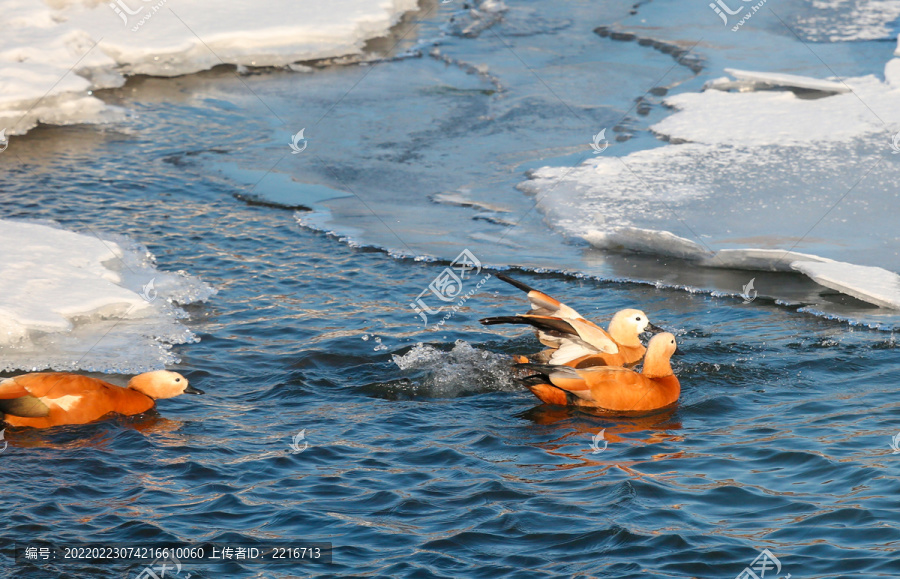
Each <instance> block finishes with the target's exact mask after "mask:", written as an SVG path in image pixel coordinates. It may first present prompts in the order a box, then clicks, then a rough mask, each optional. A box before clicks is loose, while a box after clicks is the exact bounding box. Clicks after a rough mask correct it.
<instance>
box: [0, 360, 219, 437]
mask: <svg viewBox="0 0 900 579" xmlns="http://www.w3.org/2000/svg"><path fill="white" fill-rule="evenodd" d="M181 394H203V391H202V390H199V389H197V388H194V387H193V386H191V385H190V384H188V381H187V378H185V377H184V376H182V375H181V374H178V373H177V372H169V371H168V370H157V371H154V372H146V373H144V374H139V375H137V376H135V377H134V378H132V379H131V380H130V381H129V382H128V387H127V388H122V387H121V386H116V385H114V384H110V383H109V382H104V381H103V380H99V379H97V378H91V377H88V376H81V375H80V374H70V373H66V372H36V373H32V374H22V375H21V376H15V377H13V378H7V379H6V380H2V381H0V417H2V418H3V420H4V421H5V422H6V423H7V424H9V425H10V426H32V427H35V428H48V427H51V426H60V425H63V424H86V423H88V422H93V421H94V420H97V419H99V418H102V417H103V416H105V415H107V414H109V413H116V414H122V415H125V416H131V415H133V414H141V413H142V412H146V411H148V410H150V409H151V408H153V407H154V405H155V404H156V400H158V399H161V398H174V397H175V396H179V395H181Z"/></svg>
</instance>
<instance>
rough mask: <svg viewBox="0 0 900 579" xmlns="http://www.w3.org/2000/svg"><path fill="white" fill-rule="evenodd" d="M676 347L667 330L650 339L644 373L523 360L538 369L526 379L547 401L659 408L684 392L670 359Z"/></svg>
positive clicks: (625, 408)
mask: <svg viewBox="0 0 900 579" xmlns="http://www.w3.org/2000/svg"><path fill="white" fill-rule="evenodd" d="M675 348H676V344H675V336H673V335H672V334H670V333H668V332H664V333H662V334H657V335H656V336H654V337H653V338H652V339H651V340H650V344H649V347H648V349H647V356H646V358H645V360H644V367H643V370H642V371H641V373H638V372H635V371H634V370H630V369H628V368H612V367H595V368H586V369H576V368H571V367H567V366H546V365H538V364H520V366H521V367H524V368H529V369H534V370H537V371H538V374H536V375H532V376H528V377H526V378H523V379H522V381H523V382H524V383H525V384H527V385H528V387H529V388H530V389H531V391H532V392H533V393H534V395H535V396H537V397H538V398H540V399H541V401H542V402H545V403H547V404H556V405H571V406H587V407H592V408H602V409H605V410H614V411H622V412H629V411H646V410H657V409H659V408H664V407H666V406H669V405H670V404H673V403H675V402H676V401H677V400H678V397H679V395H680V394H681V384H680V383H679V381H678V378H677V377H675V375H674V373H673V372H672V366H671V363H670V359H671V357H672V354H673V353H674V352H675Z"/></svg>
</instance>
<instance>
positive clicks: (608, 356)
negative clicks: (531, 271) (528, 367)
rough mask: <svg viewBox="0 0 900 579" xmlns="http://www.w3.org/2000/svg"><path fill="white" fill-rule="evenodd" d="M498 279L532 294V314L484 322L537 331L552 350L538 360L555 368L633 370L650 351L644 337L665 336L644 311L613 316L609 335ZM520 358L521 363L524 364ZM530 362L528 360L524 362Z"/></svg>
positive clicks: (559, 306)
mask: <svg viewBox="0 0 900 579" xmlns="http://www.w3.org/2000/svg"><path fill="white" fill-rule="evenodd" d="M497 277H498V278H500V279H501V280H503V281H505V282H507V283H509V284H510V285H513V286H515V287H517V288H519V289H521V290H522V291H524V292H526V293H527V294H528V300H529V301H530V302H531V312H530V313H528V314H521V315H517V316H499V317H492V318H484V319H483V320H481V323H482V324H484V325H494V324H527V325H530V326H533V327H534V328H536V329H537V333H538V339H539V340H540V341H541V343H542V344H544V345H545V346H548V347H549V348H550V350H545V351H544V352H541V353H540V354H539V355H538V356H537V359H538V360H541V361H545V362H547V363H549V364H551V365H566V366H571V367H574V368H587V367H591V366H632V365H634V364H637V363H638V362H640V361H641V359H642V358H643V357H644V353H645V352H646V348H645V347H644V345H643V344H642V343H641V340H640V335H641V334H642V333H644V332H653V333H658V332H661V331H662V329H661V328H659V327H658V326H655V325H653V324H652V323H650V320H649V318H648V317H647V314H645V313H644V312H642V311H641V310H636V309H625V310H621V311H619V312H616V314H615V315H614V316H613V319H612V321H611V322H610V324H609V331H606V330H604V329H603V328H601V327H599V326H598V325H596V324H595V323H593V322H591V321H588V320H586V319H585V318H584V317H583V316H582V315H581V314H579V313H578V312H577V311H575V310H574V309H572V308H570V307H569V306H567V305H565V304H564V303H562V302H560V301H559V300H557V299H555V298H552V297H550V296H549V295H547V294H545V293H544V292H541V291H538V290H536V289H534V288H531V287H529V286H527V285H525V284H524V283H521V282H519V281H516V280H514V279H512V278H510V277H508V276H506V275H503V274H498V275H497ZM521 358H524V357H520V359H519V361H523V360H522V359H521ZM524 361H527V358H525V359H524Z"/></svg>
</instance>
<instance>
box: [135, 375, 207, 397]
mask: <svg viewBox="0 0 900 579" xmlns="http://www.w3.org/2000/svg"><path fill="white" fill-rule="evenodd" d="M128 387H129V388H131V389H133V390H137V391H138V392H141V393H142V394H146V395H147V396H149V397H150V398H153V399H154V400H157V399H160V398H174V397H175V396H180V395H181V394H203V392H201V391H200V390H197V389H196V388H194V387H193V386H191V385H190V384H188V380H187V378H185V377H184V376H182V375H181V374H179V373H178V372H170V371H168V370H156V371H154V372H144V373H143V374H138V375H137V376H135V377H134V378H132V379H131V381H130V382H128Z"/></svg>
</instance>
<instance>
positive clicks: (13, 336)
mask: <svg viewBox="0 0 900 579" xmlns="http://www.w3.org/2000/svg"><path fill="white" fill-rule="evenodd" d="M0 271H3V275H2V276H0V370H15V369H28V370H38V369H46V368H52V369H57V370H61V369H71V370H75V369H83V370H95V371H113V370H115V371H119V372H138V371H143V370H149V369H155V368H162V367H164V366H165V365H166V364H169V363H172V362H175V361H177V359H176V358H175V356H174V355H173V354H172V353H171V352H170V348H171V345H172V344H177V343H184V342H188V341H192V340H195V337H194V335H193V334H192V333H191V332H190V331H189V330H188V329H187V328H186V327H185V326H184V325H182V324H181V323H180V322H179V321H178V320H179V319H183V318H186V317H187V314H186V313H185V312H184V310H182V309H181V308H180V307H178V306H177V305H176V303H177V304H188V303H192V302H196V301H203V300H206V299H208V298H209V297H210V296H212V295H213V294H214V293H215V290H213V289H212V288H210V287H209V286H207V285H206V284H204V283H202V282H201V281H200V280H198V279H197V278H193V277H190V276H188V275H187V274H184V273H182V272H179V273H169V272H163V271H159V270H158V269H156V267H155V266H154V265H153V256H152V255H151V254H150V253H149V252H147V250H146V249H145V248H143V247H141V246H140V245H137V244H135V243H133V242H131V241H130V240H128V239H127V238H124V237H119V238H113V237H107V238H101V237H98V236H97V235H91V234H81V233H75V232H72V231H66V230H64V229H59V228H57V227H55V226H53V225H52V224H48V223H32V222H18V221H5V220H4V221H0Z"/></svg>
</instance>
